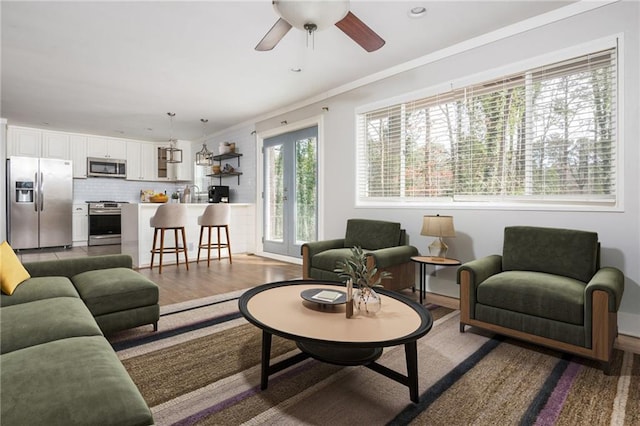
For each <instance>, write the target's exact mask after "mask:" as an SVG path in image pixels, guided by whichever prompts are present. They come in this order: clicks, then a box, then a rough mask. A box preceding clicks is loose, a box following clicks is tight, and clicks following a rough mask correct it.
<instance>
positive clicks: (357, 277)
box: [334, 246, 391, 315]
mask: <svg viewBox="0 0 640 426" xmlns="http://www.w3.org/2000/svg"><path fill="white" fill-rule="evenodd" d="M367 257H368V256H367V254H366V253H365V252H364V250H363V249H362V247H358V246H356V247H353V248H352V249H351V256H349V257H348V258H346V259H345V260H344V261H340V262H338V268H336V269H334V271H335V272H336V273H337V274H338V275H339V276H340V278H342V279H345V280H351V282H352V283H353V286H354V289H355V290H354V292H353V308H354V311H355V310H357V311H358V312H359V313H362V314H365V315H373V314H375V313H376V312H378V311H379V310H380V309H381V307H382V300H381V299H380V295H378V293H376V292H375V291H374V290H373V288H374V287H382V284H381V282H382V280H383V279H387V278H390V277H391V274H390V273H389V272H386V271H381V272H380V273H378V268H376V267H375V265H373V264H371V265H368V262H367Z"/></svg>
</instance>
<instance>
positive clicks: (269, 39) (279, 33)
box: [256, 18, 291, 52]
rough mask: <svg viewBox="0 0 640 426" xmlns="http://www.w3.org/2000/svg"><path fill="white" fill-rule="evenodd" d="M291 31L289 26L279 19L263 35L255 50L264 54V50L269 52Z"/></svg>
mask: <svg viewBox="0 0 640 426" xmlns="http://www.w3.org/2000/svg"><path fill="white" fill-rule="evenodd" d="M290 29H291V24H290V23H288V22H287V21H285V20H284V19H282V18H280V19H278V21H277V22H276V23H275V24H273V27H271V29H270V30H269V31H268V32H267V33H266V34H265V36H264V37H263V38H262V40H260V43H258V45H257V46H256V50H258V51H260V52H264V51H265V50H271V49H273V48H274V47H276V44H278V42H279V41H280V40H282V37H284V36H285V34H287V33H288V32H289V30H290Z"/></svg>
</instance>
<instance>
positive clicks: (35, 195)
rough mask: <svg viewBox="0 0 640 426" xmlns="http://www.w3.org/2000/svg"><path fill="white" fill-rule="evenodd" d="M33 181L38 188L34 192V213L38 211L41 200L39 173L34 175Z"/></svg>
mask: <svg viewBox="0 0 640 426" xmlns="http://www.w3.org/2000/svg"><path fill="white" fill-rule="evenodd" d="M33 181H34V182H35V183H36V187H35V188H34V190H33V193H34V197H35V198H34V200H33V211H36V212H37V211H38V202H39V200H40V182H39V181H38V172H36V173H34V175H33Z"/></svg>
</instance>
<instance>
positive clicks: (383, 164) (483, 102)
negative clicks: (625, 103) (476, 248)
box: [357, 48, 617, 204]
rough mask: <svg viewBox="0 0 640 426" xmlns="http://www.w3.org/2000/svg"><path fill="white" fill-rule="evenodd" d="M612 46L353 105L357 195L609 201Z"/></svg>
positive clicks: (612, 178)
mask: <svg viewBox="0 0 640 426" xmlns="http://www.w3.org/2000/svg"><path fill="white" fill-rule="evenodd" d="M616 62H617V58H616V49H615V48H612V49H608V50H603V51H599V52H594V53H591V54H588V55H583V56H580V57H576V58H573V59H570V60H566V61H563V62H558V63H553V64H548V65H546V66H544V67H539V68H536V69H531V70H528V71H526V72H522V73H518V74H513V75H508V76H504V77H502V78H500V79H495V80H492V81H487V82H484V83H481V84H477V85H473V86H468V87H464V88H462V89H458V90H452V91H448V92H446V93H441V94H438V95H436V96H431V97H428V98H422V99H416V100H413V101H411V102H404V103H401V104H397V105H391V106H388V107H385V108H379V109H376V110H373V111H368V112H365V113H362V114H358V128H357V135H358V136H357V138H358V173H357V179H358V183H357V185H358V201H360V202H367V201H380V202H385V201H397V200H406V201H424V200H428V201H430V202H431V201H435V202H437V201H443V202H456V201H483V202H487V201H499V202H501V203H505V202H506V203H510V202H514V203H523V202H535V203H572V204H575V203H577V204H593V203H606V204H614V203H615V202H616V148H617V142H616V141H617V138H616V116H617V111H616V105H617V100H616V93H617V81H616V75H617V72H616Z"/></svg>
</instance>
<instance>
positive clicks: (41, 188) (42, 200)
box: [40, 172, 44, 212]
mask: <svg viewBox="0 0 640 426" xmlns="http://www.w3.org/2000/svg"><path fill="white" fill-rule="evenodd" d="M40 211H41V212H43V211H44V173H42V172H40Z"/></svg>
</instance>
